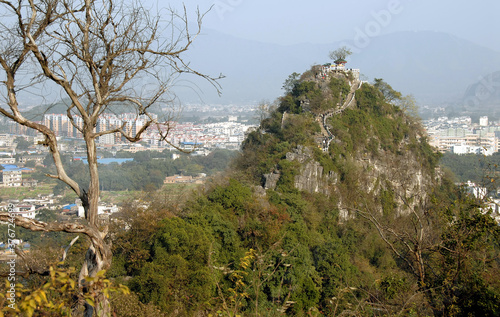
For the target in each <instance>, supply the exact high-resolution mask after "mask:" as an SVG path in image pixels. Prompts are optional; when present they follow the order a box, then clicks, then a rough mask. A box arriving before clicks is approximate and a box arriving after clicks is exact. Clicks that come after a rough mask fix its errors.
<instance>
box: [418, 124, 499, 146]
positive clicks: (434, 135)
mask: <svg viewBox="0 0 500 317" xmlns="http://www.w3.org/2000/svg"><path fill="white" fill-rule="evenodd" d="M424 125H425V127H426V129H427V133H428V135H429V143H430V144H431V145H432V146H434V147H436V148H437V149H438V150H439V151H440V152H452V153H455V154H482V155H492V154H493V153H495V152H498V151H500V125H499V124H498V123H497V124H492V123H490V122H489V120H488V117H480V118H479V124H472V120H471V118H470V117H459V118H447V117H440V118H438V119H431V120H426V121H425V122H424Z"/></svg>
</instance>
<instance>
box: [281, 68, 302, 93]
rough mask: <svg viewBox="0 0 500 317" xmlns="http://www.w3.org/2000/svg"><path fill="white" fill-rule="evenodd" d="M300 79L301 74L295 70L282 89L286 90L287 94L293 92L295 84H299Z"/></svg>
mask: <svg viewBox="0 0 500 317" xmlns="http://www.w3.org/2000/svg"><path fill="white" fill-rule="evenodd" d="M299 79H300V74H299V73H296V72H293V73H292V74H291V75H290V76H288V78H287V79H286V80H285V82H284V83H283V87H282V89H283V90H285V93H286V94H289V93H291V92H292V90H293V89H294V88H295V86H297V84H298V83H299Z"/></svg>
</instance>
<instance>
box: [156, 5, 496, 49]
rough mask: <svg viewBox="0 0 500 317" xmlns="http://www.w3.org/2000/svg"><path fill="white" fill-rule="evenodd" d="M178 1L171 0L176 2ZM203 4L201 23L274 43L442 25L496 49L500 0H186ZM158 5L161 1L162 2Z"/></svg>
mask: <svg viewBox="0 0 500 317" xmlns="http://www.w3.org/2000/svg"><path fill="white" fill-rule="evenodd" d="M152 1H154V0H152ZM180 3H181V2H176V3H172V2H170V5H171V6H179V5H180ZM184 3H185V5H186V6H187V8H188V11H191V12H193V11H194V10H195V9H196V6H199V7H200V10H207V9H208V8H210V6H212V5H213V7H212V10H211V12H209V13H208V14H207V16H206V18H205V20H204V27H205V28H207V29H214V30H217V31H220V32H223V33H226V34H230V35H234V36H237V37H241V38H246V39H252V40H259V41H262V42H269V43H277V44H298V43H331V42H335V41H341V40H353V39H354V38H355V37H356V36H358V35H359V33H360V32H364V33H369V34H370V35H371V36H376V35H380V34H385V33H392V32H396V31H420V30H430V31H440V32H446V33H451V34H453V35H456V36H458V37H461V38H464V39H467V40H470V41H473V42H475V43H478V44H481V45H483V46H487V47H490V48H492V49H495V50H497V51H500V41H499V37H500V26H499V25H498V22H497V19H498V14H499V13H500V1H498V0H484V1H477V2H473V1H470V0H467V1H466V0H434V1H430V0H351V1H346V0H345V1H339V0H308V1H296V0H267V1H265V0H185V1H184ZM160 5H165V4H164V3H160Z"/></svg>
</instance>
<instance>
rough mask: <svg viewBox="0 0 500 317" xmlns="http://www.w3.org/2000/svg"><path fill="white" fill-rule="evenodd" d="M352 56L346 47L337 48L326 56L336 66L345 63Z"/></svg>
mask: <svg viewBox="0 0 500 317" xmlns="http://www.w3.org/2000/svg"><path fill="white" fill-rule="evenodd" d="M350 55H352V51H351V50H350V49H349V48H348V47H347V46H342V47H339V48H338V49H336V50H334V51H331V52H330V54H329V55H328V56H329V57H330V58H331V59H332V60H333V61H334V62H335V63H336V64H340V63H342V62H343V63H345V62H346V60H345V59H346V58H347V57H348V56H350Z"/></svg>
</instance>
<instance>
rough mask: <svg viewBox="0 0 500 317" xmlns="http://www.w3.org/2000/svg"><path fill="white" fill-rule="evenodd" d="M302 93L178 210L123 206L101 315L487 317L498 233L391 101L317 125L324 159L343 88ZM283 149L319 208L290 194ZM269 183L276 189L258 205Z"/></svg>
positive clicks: (371, 100)
mask: <svg viewBox="0 0 500 317" xmlns="http://www.w3.org/2000/svg"><path fill="white" fill-rule="evenodd" d="M311 78H314V72H313V71H310V72H309V73H306V74H303V75H302V77H301V78H300V79H298V76H296V75H295V76H293V78H292V79H293V80H291V81H290V82H289V83H288V86H287V87H288V94H287V95H286V96H284V97H282V98H280V99H279V100H278V106H277V109H275V110H274V111H272V112H271V113H270V114H269V116H268V117H267V118H266V119H264V120H263V121H262V122H261V125H260V127H259V129H258V130H256V131H254V132H252V133H250V134H249V135H248V137H247V139H246V140H245V142H244V144H243V148H242V152H241V154H240V155H239V156H238V157H237V158H236V159H235V160H234V163H233V166H232V169H231V170H228V171H227V173H226V174H225V175H224V176H218V177H214V178H213V179H212V180H211V181H209V182H208V183H207V184H206V185H205V187H204V188H203V189H202V190H200V191H196V192H193V193H192V195H191V197H190V198H189V199H187V200H186V201H185V202H184V203H183V204H178V202H173V201H170V202H169V201H164V200H162V199H161V197H155V195H154V194H151V196H150V199H149V201H148V202H147V204H145V205H144V206H137V205H134V204H132V203H130V204H129V205H126V206H124V208H123V210H122V212H121V213H122V215H121V217H120V218H119V219H120V222H117V223H116V224H115V226H114V227H113V228H112V231H113V234H112V239H113V254H114V255H115V256H114V260H113V266H112V267H111V269H110V270H109V272H108V275H109V276H110V277H111V278H113V279H115V280H116V281H117V282H118V283H126V284H127V286H128V287H129V288H130V290H131V292H132V294H130V295H127V296H121V297H120V298H114V299H113V300H112V302H113V303H115V304H114V305H115V306H114V307H115V312H116V314H117V315H118V316H132V315H131V314H132V313H131V311H132V310H131V308H127V307H132V306H133V307H134V316H146V315H148V316H284V315H287V316H396V315H397V316H432V315H434V316H471V315H473V314H476V315H481V316H498V315H499V314H500V304H499V303H500V282H499V280H498V276H499V274H500V259H499V250H500V227H499V226H498V224H496V223H495V222H494V220H493V218H491V217H490V216H489V215H488V213H487V212H484V210H483V209H481V208H482V207H483V206H482V203H481V202H480V201H477V200H475V199H473V198H471V197H469V196H468V195H467V194H465V193H464V192H462V191H461V189H460V188H457V187H455V186H454V185H453V182H452V181H451V180H450V179H449V178H448V177H447V176H446V174H443V173H441V172H440V170H439V168H438V165H439V159H440V155H439V154H437V153H436V152H435V151H434V150H433V149H432V148H431V147H430V146H429V144H428V143H427V141H426V138H425V134H424V133H423V129H422V128H421V125H420V124H419V122H418V121H416V120H415V119H414V118H413V117H411V116H409V115H408V114H406V112H405V111H404V110H403V109H401V108H400V107H398V106H397V103H395V102H394V100H392V99H391V98H392V97H394V96H395V98H396V99H397V98H401V95H400V94H399V95H398V94H396V93H395V92H394V91H391V90H392V88H391V87H390V86H389V85H388V84H386V83H384V82H383V81H381V80H380V81H378V82H377V83H378V85H370V84H363V86H362V87H361V88H360V89H359V90H357V91H356V104H355V105H354V106H353V107H351V108H347V109H345V110H344V111H343V112H342V113H341V114H339V115H336V116H331V117H330V118H329V119H328V120H327V125H328V128H329V129H330V131H331V133H332V134H333V135H334V136H335V138H334V139H333V140H332V141H331V143H330V146H329V148H328V151H327V152H324V151H322V149H321V148H319V147H318V142H317V140H318V137H322V136H321V133H322V132H321V131H322V127H321V123H320V122H318V120H316V118H317V116H318V115H320V114H321V113H323V112H325V111H328V110H329V109H335V108H336V107H339V104H338V103H337V101H338V100H339V99H342V98H341V96H345V95H346V94H347V93H348V92H349V89H350V88H349V78H348V77H347V76H345V77H342V76H339V77H333V78H331V79H329V80H327V81H317V80H312V79H311ZM290 85H291V86H290ZM377 86H378V87H377ZM381 87H382V88H383V89H384V90H381ZM388 93H389V94H388ZM387 96H392V97H387ZM306 105H308V106H306ZM298 146H302V147H309V148H311V149H312V157H311V158H310V159H309V160H314V161H316V162H318V163H319V164H320V165H321V167H322V168H323V176H324V178H325V179H326V180H327V185H326V186H327V187H328V192H329V193H330V194H325V193H324V192H308V191H300V190H298V189H297V188H296V179H297V176H298V175H300V174H301V173H302V171H303V170H302V168H303V165H304V164H301V163H299V162H298V161H294V160H290V159H287V153H290V152H292V151H294V150H295V149H297V147H298ZM381 166H385V167H384V168H382V167H381ZM381 171H382V172H381ZM268 173H277V174H278V175H279V179H278V181H277V182H276V186H275V187H274V188H268V189H264V187H263V186H264V185H265V178H264V175H265V174H268ZM417 175H419V176H418V177H419V178H418V182H420V183H418V182H416V181H415V180H414V178H416V177H417ZM415 184H418V185H415ZM417 187H418V189H415V188H417ZM139 303H140V304H139ZM146 312H149V313H146Z"/></svg>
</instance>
